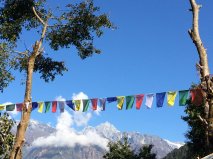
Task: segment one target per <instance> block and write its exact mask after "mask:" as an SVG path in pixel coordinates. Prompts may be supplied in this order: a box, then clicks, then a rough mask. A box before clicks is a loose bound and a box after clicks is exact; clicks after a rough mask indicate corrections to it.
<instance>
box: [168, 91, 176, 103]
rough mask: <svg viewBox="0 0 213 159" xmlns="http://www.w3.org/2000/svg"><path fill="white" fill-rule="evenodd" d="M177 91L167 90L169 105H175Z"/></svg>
mask: <svg viewBox="0 0 213 159" xmlns="http://www.w3.org/2000/svg"><path fill="white" fill-rule="evenodd" d="M176 96H177V92H176V91H175V92H167V104H168V106H174V104H175V98H176Z"/></svg>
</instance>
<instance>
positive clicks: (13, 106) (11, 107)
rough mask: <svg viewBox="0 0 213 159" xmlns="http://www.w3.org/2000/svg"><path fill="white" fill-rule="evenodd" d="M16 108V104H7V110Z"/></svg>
mask: <svg viewBox="0 0 213 159" xmlns="http://www.w3.org/2000/svg"><path fill="white" fill-rule="evenodd" d="M14 110H15V104H10V105H7V106H6V111H14Z"/></svg>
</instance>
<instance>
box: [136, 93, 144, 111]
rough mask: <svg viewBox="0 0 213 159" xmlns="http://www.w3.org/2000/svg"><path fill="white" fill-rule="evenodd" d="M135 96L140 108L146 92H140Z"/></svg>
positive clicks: (137, 107)
mask: <svg viewBox="0 0 213 159" xmlns="http://www.w3.org/2000/svg"><path fill="white" fill-rule="evenodd" d="M135 98H136V109H140V108H141V104H142V102H143V98H144V94H138V95H136V96H135Z"/></svg>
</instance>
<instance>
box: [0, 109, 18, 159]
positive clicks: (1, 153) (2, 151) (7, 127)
mask: <svg viewBox="0 0 213 159" xmlns="http://www.w3.org/2000/svg"><path fill="white" fill-rule="evenodd" d="M14 124H15V121H14V120H13V119H10V118H9V115H8V114H7V113H4V114H3V115H1V114H0V158H2V159H8V158H9V154H10V151H11V150H12V146H13V143H14V139H15V136H14V135H13V134H12V133H11V129H12V127H13V126H14Z"/></svg>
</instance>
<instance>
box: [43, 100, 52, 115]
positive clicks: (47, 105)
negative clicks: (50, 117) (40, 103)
mask: <svg viewBox="0 0 213 159" xmlns="http://www.w3.org/2000/svg"><path fill="white" fill-rule="evenodd" d="M44 104H45V113H47V112H49V111H50V106H51V102H44Z"/></svg>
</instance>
